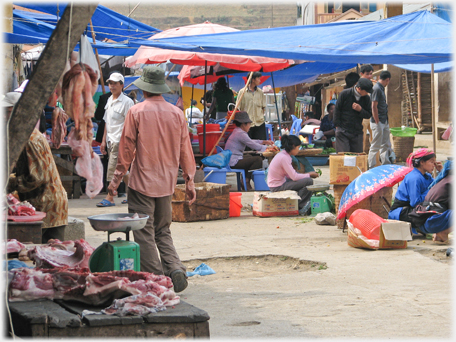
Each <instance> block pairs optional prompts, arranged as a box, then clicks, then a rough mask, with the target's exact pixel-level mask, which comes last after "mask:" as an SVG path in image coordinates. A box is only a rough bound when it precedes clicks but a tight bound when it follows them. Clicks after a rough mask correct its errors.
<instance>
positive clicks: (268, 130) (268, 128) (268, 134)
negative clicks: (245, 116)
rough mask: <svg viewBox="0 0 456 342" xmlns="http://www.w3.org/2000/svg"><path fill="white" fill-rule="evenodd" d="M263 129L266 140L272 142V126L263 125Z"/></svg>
mask: <svg viewBox="0 0 456 342" xmlns="http://www.w3.org/2000/svg"><path fill="white" fill-rule="evenodd" d="M265 127H266V138H267V140H274V136H273V134H272V124H265Z"/></svg>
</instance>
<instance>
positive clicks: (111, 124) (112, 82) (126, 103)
mask: <svg viewBox="0 0 456 342" xmlns="http://www.w3.org/2000/svg"><path fill="white" fill-rule="evenodd" d="M106 83H108V86H109V90H110V91H111V93H112V95H111V96H110V97H109V99H108V102H107V103H106V106H105V115H104V117H103V120H104V121H105V122H106V125H105V130H104V133H103V141H102V142H101V146H100V151H101V153H102V154H108V158H109V159H108V171H107V175H106V180H107V181H108V182H110V181H111V180H112V177H113V175H114V171H115V170H116V165H117V155H118V153H119V142H120V137H121V135H122V129H123V126H124V123H125V117H126V116H127V113H128V110H129V109H130V108H131V107H132V106H133V105H134V103H133V100H132V99H131V98H129V97H128V96H127V95H125V94H124V93H123V92H122V90H123V86H124V77H123V76H122V75H121V74H120V73H118V72H114V73H112V74H111V75H110V76H109V78H108V80H107V81H106ZM123 180H124V183H125V185H126V186H127V185H128V175H125V176H124V178H123ZM114 205H116V204H115V203H114V197H113V196H111V195H110V194H109V193H108V194H107V195H106V198H104V199H103V200H102V201H101V202H100V203H97V207H110V206H114Z"/></svg>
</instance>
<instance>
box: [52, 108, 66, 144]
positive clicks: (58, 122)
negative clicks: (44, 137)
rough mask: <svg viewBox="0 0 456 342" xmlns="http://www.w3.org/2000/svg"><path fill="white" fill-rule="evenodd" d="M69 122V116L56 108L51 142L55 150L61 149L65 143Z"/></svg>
mask: <svg viewBox="0 0 456 342" xmlns="http://www.w3.org/2000/svg"><path fill="white" fill-rule="evenodd" d="M67 120H68V115H67V114H66V113H65V111H64V110H63V109H62V108H60V107H55V109H54V111H53V112H52V136H51V141H52V145H53V146H54V147H55V148H59V147H60V145H61V144H62V142H64V141H65V137H66V135H67V127H66V122H67Z"/></svg>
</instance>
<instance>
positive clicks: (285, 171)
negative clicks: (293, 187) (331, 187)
mask: <svg viewBox="0 0 456 342" xmlns="http://www.w3.org/2000/svg"><path fill="white" fill-rule="evenodd" d="M291 162H292V160H291V156H290V155H289V154H288V152H287V151H285V150H282V151H280V152H279V153H277V154H276V155H275V156H274V158H273V159H272V161H271V164H270V165H269V168H268V186H269V187H270V188H275V187H278V186H281V185H282V184H283V183H285V182H286V181H287V179H291V180H294V181H296V180H298V179H303V178H309V177H310V176H309V174H308V173H298V172H296V170H295V169H293V166H292V165H291Z"/></svg>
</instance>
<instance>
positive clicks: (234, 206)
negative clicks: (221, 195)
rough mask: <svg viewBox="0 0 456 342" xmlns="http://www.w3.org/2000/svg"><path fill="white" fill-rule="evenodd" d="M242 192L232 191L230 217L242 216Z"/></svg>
mask: <svg viewBox="0 0 456 342" xmlns="http://www.w3.org/2000/svg"><path fill="white" fill-rule="evenodd" d="M241 197H242V192H230V217H238V216H241V208H242V203H241Z"/></svg>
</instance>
